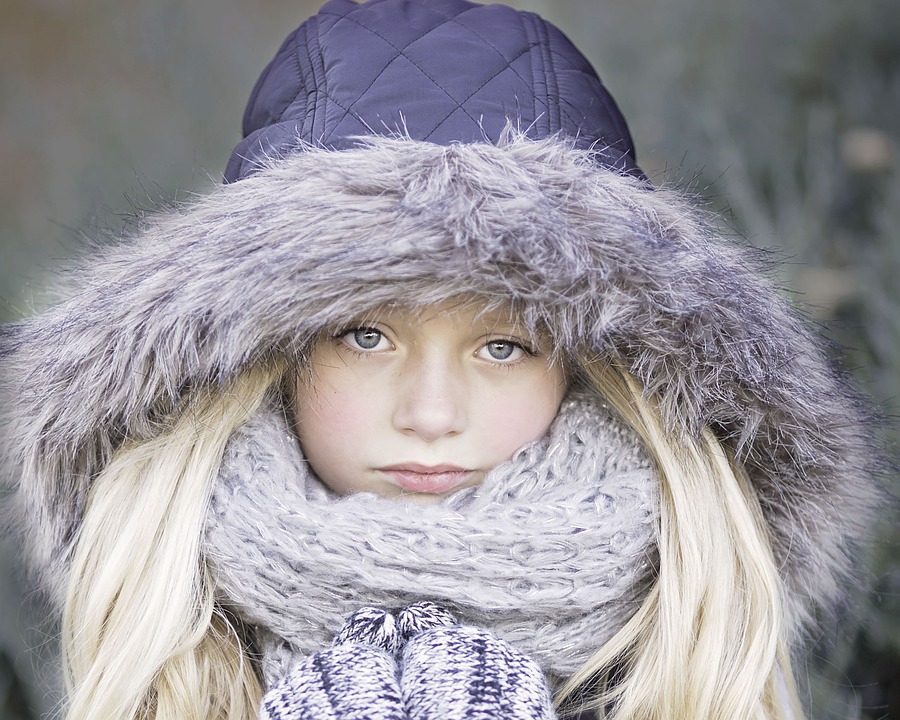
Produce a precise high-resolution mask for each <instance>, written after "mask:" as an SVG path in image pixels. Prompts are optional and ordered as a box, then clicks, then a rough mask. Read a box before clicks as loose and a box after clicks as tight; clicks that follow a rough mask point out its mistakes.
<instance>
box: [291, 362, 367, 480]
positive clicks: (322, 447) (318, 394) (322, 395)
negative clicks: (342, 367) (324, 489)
mask: <svg viewBox="0 0 900 720" xmlns="http://www.w3.org/2000/svg"><path fill="white" fill-rule="evenodd" d="M337 375H338V377H332V376H331V375H330V374H329V373H324V374H322V375H318V376H316V377H315V379H314V381H313V382H312V383H308V384H307V383H305V384H303V385H302V386H301V387H299V388H298V389H297V391H296V393H295V395H294V417H295V419H296V424H297V435H298V436H299V438H300V445H301V447H302V448H303V453H304V455H305V456H306V458H307V460H309V462H310V464H311V465H312V467H313V470H314V471H315V472H316V474H317V475H319V476H320V477H321V478H322V479H323V480H325V481H326V482H328V477H329V475H331V474H332V473H336V472H338V473H342V472H343V471H344V470H343V469H344V467H345V466H347V465H348V463H349V464H352V458H353V453H354V449H355V448H358V444H359V442H360V440H359V439H360V438H364V437H367V436H368V434H369V433H370V432H371V431H372V428H373V426H374V425H375V423H376V418H375V412H374V408H375V406H376V405H377V403H376V402H375V399H374V398H371V397H366V396H364V395H361V394H360V392H359V386H358V384H357V383H355V382H349V383H348V382H345V381H342V373H337Z"/></svg>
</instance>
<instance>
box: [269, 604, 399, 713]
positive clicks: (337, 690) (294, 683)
mask: <svg viewBox="0 0 900 720" xmlns="http://www.w3.org/2000/svg"><path fill="white" fill-rule="evenodd" d="M400 642H401V639H400V633H399V631H398V628H397V623H396V621H395V619H394V617H393V615H391V614H390V613H387V612H384V611H383V610H375V609H373V608H363V609H362V610H359V611H358V612H356V613H354V614H353V615H352V616H351V617H350V619H349V620H348V621H347V623H346V624H345V625H344V627H343V629H342V630H341V631H340V632H339V633H338V634H337V636H336V637H335V639H334V643H333V644H332V646H331V647H330V648H328V649H327V650H322V651H321V652H317V653H315V654H314V655H311V656H310V657H308V658H306V659H304V660H302V661H301V662H300V663H298V664H297V665H296V666H295V667H294V668H293V669H292V670H291V671H290V672H289V673H288V674H287V676H285V678H284V679H283V680H281V681H280V682H279V683H277V684H276V685H274V686H273V687H272V688H271V689H270V690H269V691H268V692H267V693H266V694H265V697H263V701H262V706H261V710H260V720H407V718H408V716H407V714H406V710H405V709H404V705H403V701H402V698H401V695H400V685H399V682H398V679H397V675H398V673H397V664H396V661H395V659H394V656H395V654H396V652H397V650H398V649H399V647H400Z"/></svg>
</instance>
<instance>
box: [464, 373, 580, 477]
mask: <svg viewBox="0 0 900 720" xmlns="http://www.w3.org/2000/svg"><path fill="white" fill-rule="evenodd" d="M529 390H530V391H528V392H521V393H516V394H512V395H509V394H507V395H499V396H495V397H494V398H493V401H488V402H486V403H482V408H481V414H482V418H483V419H484V427H485V429H486V430H487V429H488V428H490V432H486V433H485V436H486V437H490V438H492V442H491V445H492V447H493V452H494V453H495V454H496V455H497V458H496V459H497V461H500V460H503V459H505V458H508V457H509V456H510V455H512V454H513V453H514V452H515V451H516V450H518V449H519V448H520V447H522V446H523V445H525V444H526V443H528V442H531V441H532V440H536V439H537V438H539V437H541V436H542V435H543V434H544V433H545V432H546V431H547V429H548V428H549V427H550V424H551V423H552V422H553V418H554V417H556V413H557V411H558V409H559V403H560V401H561V399H562V388H561V387H559V386H557V385H555V384H552V383H551V384H547V385H546V386H544V385H542V386H541V387H540V388H539V389H538V390H537V391H536V392H535V391H534V388H530V389H529Z"/></svg>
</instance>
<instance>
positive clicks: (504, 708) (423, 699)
mask: <svg viewBox="0 0 900 720" xmlns="http://www.w3.org/2000/svg"><path fill="white" fill-rule="evenodd" d="M400 687H401V690H402V693H403V699H404V701H405V702H406V709H407V712H408V713H409V718H410V720H507V719H508V720H513V719H514V720H553V719H554V718H555V717H556V715H555V713H554V711H553V703H552V700H551V694H550V689H549V688H548V687H547V681H546V679H545V678H544V674H543V672H542V671H541V669H540V668H539V667H538V665H537V663H535V662H534V661H533V660H532V659H531V658H529V657H528V656H527V655H524V654H523V653H521V652H519V651H518V650H516V649H514V648H513V647H512V646H510V645H509V644H508V643H507V642H505V641H504V640H501V639H500V638H499V637H497V636H496V635H494V634H493V633H490V632H488V631H485V630H481V629H479V628H474V627H468V626H464V625H453V626H450V627H440V628H437V629H434V630H429V631H426V632H424V633H420V634H418V635H416V636H415V637H413V638H412V639H410V640H409V641H408V642H407V644H406V648H405V649H404V651H403V655H402V662H401V675H400Z"/></svg>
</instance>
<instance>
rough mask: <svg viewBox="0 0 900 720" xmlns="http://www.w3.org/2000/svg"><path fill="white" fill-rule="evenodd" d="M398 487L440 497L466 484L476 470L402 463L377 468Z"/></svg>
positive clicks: (453, 466) (452, 466)
mask: <svg viewBox="0 0 900 720" xmlns="http://www.w3.org/2000/svg"><path fill="white" fill-rule="evenodd" d="M377 470H378V471H379V472H380V473H382V474H384V475H386V476H387V477H388V478H390V480H391V481H392V482H393V483H394V484H395V485H397V486H399V487H401V488H402V489H404V490H406V491H408V492H414V493H429V494H432V495H440V494H442V493H445V492H449V491H450V490H453V488H456V487H459V486H460V485H463V484H464V483H466V482H467V481H468V480H469V479H470V478H471V477H472V473H473V472H475V471H474V470H468V469H466V468H461V467H459V466H457V465H420V464H418V463H401V464H398V465H388V466H386V467H380V468H377Z"/></svg>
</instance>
